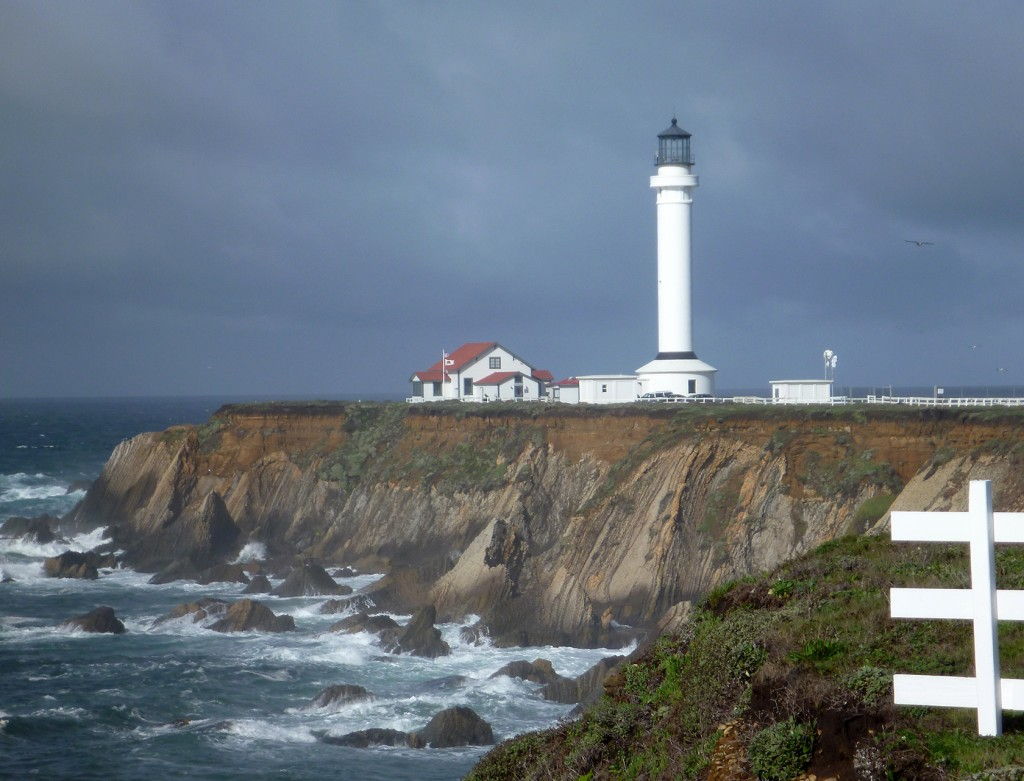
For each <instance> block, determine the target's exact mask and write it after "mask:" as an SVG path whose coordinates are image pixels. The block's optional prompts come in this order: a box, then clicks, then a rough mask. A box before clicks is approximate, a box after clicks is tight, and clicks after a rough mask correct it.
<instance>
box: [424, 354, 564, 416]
mask: <svg viewBox="0 0 1024 781" xmlns="http://www.w3.org/2000/svg"><path fill="white" fill-rule="evenodd" d="M409 379H410V382H412V395H411V396H410V397H409V398H408V399H406V400H407V401H410V402H418V401H446V400H458V401H497V400H501V401H544V400H546V399H547V398H548V393H547V389H548V385H549V384H550V383H551V381H552V380H553V379H554V377H553V376H552V374H551V372H549V371H548V370H547V369H537V368H534V367H533V366H532V365H531V364H529V363H527V362H526V361H524V360H523V359H522V358H520V357H519V356H518V355H516V354H515V353H513V352H511V351H510V350H506V349H505V348H504V347H502V346H501V345H500V344H498V343H497V342H467V343H466V344H464V345H462V346H461V347H459V348H458V349H457V350H453V351H452V352H451V353H447V352H444V351H442V353H441V360H439V361H437V362H436V363H434V364H433V365H432V366H431V367H430V368H429V369H424V370H423V371H418V372H414V373H413V375H412V377H410V378H409Z"/></svg>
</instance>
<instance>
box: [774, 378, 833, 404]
mask: <svg viewBox="0 0 1024 781" xmlns="http://www.w3.org/2000/svg"><path fill="white" fill-rule="evenodd" d="M768 384H769V385H771V386H772V402H773V403H774V404H828V403H829V402H830V401H831V400H832V384H833V381H832V380H769V381H768Z"/></svg>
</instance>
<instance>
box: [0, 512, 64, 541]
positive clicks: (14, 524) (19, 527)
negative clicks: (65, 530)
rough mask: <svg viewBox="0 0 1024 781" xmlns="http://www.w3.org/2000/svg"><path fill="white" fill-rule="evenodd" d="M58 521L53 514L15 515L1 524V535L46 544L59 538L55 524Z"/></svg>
mask: <svg viewBox="0 0 1024 781" xmlns="http://www.w3.org/2000/svg"><path fill="white" fill-rule="evenodd" d="M57 521H58V519H57V518H55V517H53V516H52V515H37V516H36V517H34V518H23V517H21V516H15V517H14V518H8V519H7V520H6V521H4V523H3V526H0V537H24V538H25V539H27V540H30V541H32V542H35V543H38V544H40V545H46V544H47V543H49V542H53V541H54V540H56V539H57V535H56V534H54V533H53V525H54V524H56V523H57Z"/></svg>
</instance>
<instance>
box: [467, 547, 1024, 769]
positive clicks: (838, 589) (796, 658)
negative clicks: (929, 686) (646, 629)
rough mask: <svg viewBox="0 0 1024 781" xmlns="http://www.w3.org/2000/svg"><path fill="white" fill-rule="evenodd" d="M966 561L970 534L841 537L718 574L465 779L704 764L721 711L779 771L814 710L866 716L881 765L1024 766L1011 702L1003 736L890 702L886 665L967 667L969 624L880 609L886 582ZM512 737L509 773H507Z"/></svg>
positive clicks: (1015, 555) (936, 574) (1005, 639)
mask: <svg viewBox="0 0 1024 781" xmlns="http://www.w3.org/2000/svg"><path fill="white" fill-rule="evenodd" d="M967 567H968V561H967V556H966V546H955V545H898V544H894V543H892V542H890V541H888V540H887V539H885V538H881V537H865V536H861V537H846V538H843V539H840V540H836V541H833V542H831V543H827V544H826V545H824V546H821V547H820V548H818V549H817V550H816V551H814V552H812V553H810V554H808V555H806V556H803V557H800V558H798V559H795V560H793V561H791V562H789V563H787V564H786V565H784V566H782V567H780V568H778V569H777V570H775V571H774V572H772V573H766V574H764V575H761V576H755V577H748V578H744V579H742V580H739V581H735V582H733V583H729V584H725V585H723V586H722V587H720V588H719V589H716V590H715V591H713V592H711V593H709V594H708V595H707V596H706V597H705V598H704V599H703V600H702V601H701V602H700V603H699V604H698V605H697V607H696V608H695V610H694V613H693V614H692V617H691V620H690V622H689V625H688V627H687V629H686V630H685V631H684V633H683V634H682V635H681V636H673V637H663V638H661V639H659V640H658V641H657V642H656V643H655V644H653V645H652V646H651V647H650V648H648V649H647V651H646V652H645V653H644V654H643V655H642V656H641V657H640V658H639V659H637V660H635V661H634V662H633V663H632V664H629V665H627V666H626V667H624V668H622V669H621V670H620V672H619V674H618V675H615V676H613V677H612V678H611V679H609V681H608V682H607V683H606V686H605V695H604V697H603V698H602V699H601V700H600V701H599V702H598V704H597V705H596V706H594V707H593V708H591V709H590V710H588V711H586V712H585V713H584V715H583V716H582V717H581V718H580V719H579V720H578V721H576V722H572V723H570V724H567V725H564V726H562V727H559V728H557V729H555V730H550V731H547V732H542V733H532V734H531V735H530V736H529V737H527V738H525V740H527V741H528V743H529V746H530V750H529V752H524V751H522V750H521V749H520V748H519V747H518V746H519V744H518V743H517V741H518V740H519V739H517V740H513V741H512V742H511V743H506V744H503V746H502V747H499V748H497V749H496V750H495V751H493V752H491V754H489V755H488V756H487V757H485V759H484V760H483V762H482V763H481V764H480V765H479V766H478V768H477V769H476V770H474V773H473V774H471V776H470V778H489V779H490V778H494V779H496V778H516V779H519V778H524V779H525V778H567V779H574V778H578V777H582V776H585V775H586V774H588V773H592V774H593V777H595V778H598V777H600V778H609V777H611V778H624V779H636V778H650V779H654V778H670V777H671V778H675V777H680V778H698V777H700V774H701V772H703V769H704V768H705V767H706V766H707V763H708V761H709V759H710V755H711V752H712V750H713V748H714V745H715V742H716V741H717V736H718V728H719V725H721V724H723V723H725V722H727V721H730V720H736V719H739V723H741V724H743V725H745V732H744V733H743V734H744V738H743V739H744V741H745V743H746V745H747V748H748V751H749V752H751V753H750V754H749V755H748V756H749V760H750V762H751V763H752V764H753V763H754V762H762V763H766V764H762V765H761V767H762V777H764V778H768V777H779V778H782V777H785V774H786V773H787V772H789V770H787V769H785V768H789V767H796V766H797V765H801V766H806V764H807V762H806V760H807V757H806V756H805V753H806V747H807V741H806V737H807V734H808V733H807V731H806V730H807V725H810V724H812V723H813V722H814V721H815V720H818V729H819V731H820V730H822V729H824V728H823V727H822V722H821V717H822V715H824V716H826V717H828V718H833V719H839V721H841V722H843V723H851V724H863V725H865V726H864V728H863V729H861V731H860V733H858V734H856V735H854V737H853V738H852V739H853V740H854V741H855V744H851V745H847V746H845V748H844V749H843V751H844V752H846V754H847V755H852V754H853V753H854V749H855V748H856V749H857V750H858V751H860V752H861V755H862V756H867V755H871V756H874V757H875V761H876V762H877V763H880V766H882V767H883V770H882V771H879V772H882V775H881V776H880V777H882V778H885V777H886V775H885V774H886V773H888V774H889V775H888V777H891V778H921V779H931V778H935V779H938V778H940V777H950V778H957V777H962V776H963V775H965V774H970V773H978V772H981V771H984V770H991V769H994V768H1002V767H1007V766H1012V765H1015V764H1021V765H1022V766H1024V717H1014V716H1010V715H1009V714H1008V715H1007V718H1006V734H1004V735H1003V736H1002V737H1000V738H986V739H981V738H978V737H977V736H976V735H975V734H974V731H975V727H974V715H973V712H971V711H966V710H955V709H939V708H893V707H892V705H891V696H892V695H891V685H892V675H893V673H896V672H904V673H921V674H938V675H969V674H970V673H971V670H972V664H973V662H972V659H973V656H972V654H973V651H972V646H971V634H970V629H969V626H968V625H967V624H966V623H963V624H961V625H959V626H957V625H956V624H955V623H953V622H948V621H916V620H894V619H891V618H889V603H888V590H889V588H890V587H892V586H922V587H926V586H937V587H962V586H963V585H964V584H965V581H966V579H967ZM997 569H998V575H999V579H1000V587H1004V588H1006V587H1014V588H1019V587H1022V586H1024V550H1021V549H1019V548H1014V547H1010V546H1007V547H1005V548H1002V547H1001V548H1000V550H999V552H998V556H997ZM999 637H1000V646H1001V649H1002V659H1003V674H1004V675H1007V676H1012V677H1024V669H1022V668H1024V626H1022V625H1021V624H1020V623H1018V622H1003V623H1001V624H1000V627H999ZM829 714H835V716H829ZM851 720H852V721H851ZM780 724H782V725H788V726H783V727H779V726H777V725H780ZM868 726H870V731H869V730H868ZM771 730H775V732H772V731H771ZM775 733H778V734H775ZM760 735H767V737H762V738H759V737H758V736H760ZM794 735H795V736H796V737H793V736H794ZM801 735H802V736H803V737H800V736H801ZM790 738H793V740H792V742H788V741H790ZM842 739H844V740H845V738H842ZM836 740H840V738H837V737H835V735H834V734H833V733H829V732H828V730H827V729H826V730H825V731H824V732H821V733H820V734H819V736H818V737H817V738H816V741H815V744H814V745H815V748H814V751H815V752H820V756H822V757H828V756H831V755H833V754H835V755H838V753H839V752H838V749H837V748H836V745H837V744H836V743H835V742H834V741H836ZM829 741H833V742H831V743H830V742H829ZM511 750H515V751H517V752H519V753H517V754H516V755H515V756H517V757H518V759H517V760H516V761H517V764H516V772H515V773H512V774H508V775H501V774H500V773H499V772H498V771H497V770H496V768H498V767H500V766H501V764H502V763H503V762H506V759H504V757H506V752H507V751H511ZM758 752H760V754H759V753H758ZM816 756H817V755H816ZM758 757H760V758H758ZM773 757H774V759H773ZM790 760H792V762H793V763H794V764H792V765H787V764H786V763H787V762H789V761H790ZM773 762H776V763H777V764H772V763H773ZM810 762H811V768H812V769H813V762H814V760H813V759H811V760H810ZM765 768H767V769H765ZM765 773H767V775H765ZM772 773H774V774H775V775H771V774H772ZM848 773H849V774H850V776H851V777H853V768H852V765H851V767H850V768H848ZM843 777H846V776H845V774H844V775H843Z"/></svg>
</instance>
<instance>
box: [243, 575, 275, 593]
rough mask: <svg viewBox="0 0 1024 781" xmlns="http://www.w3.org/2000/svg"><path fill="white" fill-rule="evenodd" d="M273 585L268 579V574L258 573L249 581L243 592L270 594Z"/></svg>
mask: <svg viewBox="0 0 1024 781" xmlns="http://www.w3.org/2000/svg"><path fill="white" fill-rule="evenodd" d="M272 589H273V586H271V585H270V581H269V580H267V576H266V575H256V576H255V577H253V579H252V580H250V581H249V585H248V586H246V587H245V588H244V589H242V593H243V594H269V593H270V592H271V590H272Z"/></svg>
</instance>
